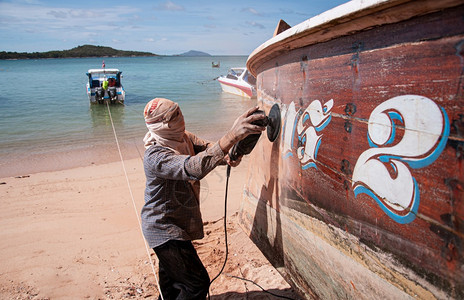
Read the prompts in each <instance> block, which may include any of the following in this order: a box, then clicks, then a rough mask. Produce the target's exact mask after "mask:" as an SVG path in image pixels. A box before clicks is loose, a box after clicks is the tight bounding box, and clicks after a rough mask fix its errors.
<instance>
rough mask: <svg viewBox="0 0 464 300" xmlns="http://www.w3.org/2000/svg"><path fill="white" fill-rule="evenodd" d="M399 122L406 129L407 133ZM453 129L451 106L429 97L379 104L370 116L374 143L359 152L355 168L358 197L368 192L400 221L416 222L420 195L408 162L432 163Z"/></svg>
mask: <svg viewBox="0 0 464 300" xmlns="http://www.w3.org/2000/svg"><path fill="white" fill-rule="evenodd" d="M399 127H403V128H404V134H403V136H402V137H399V135H398V129H399ZM449 129H450V125H449V120H448V116H447V114H446V111H445V110H444V109H443V108H441V107H439V106H438V105H437V104H435V102H433V101H432V100H430V99H428V98H426V97H422V96H416V95H404V96H398V97H394V98H391V99H389V100H387V101H385V102H383V103H382V104H380V105H379V106H377V107H376V108H375V109H374V110H373V111H372V113H371V115H370V117H369V124H368V137H367V138H368V142H369V144H370V146H371V148H370V149H368V150H366V151H364V152H363V153H362V154H361V155H360V156H359V158H358V160H357V162H356V165H355V167H354V171H353V190H354V195H355V197H357V196H358V195H360V194H367V195H368V196H369V197H371V198H373V199H374V200H375V201H376V202H377V203H378V205H379V206H380V207H381V208H382V210H383V211H384V212H385V213H386V214H387V215H388V216H389V217H391V218H392V219H393V220H395V221H396V222H398V223H401V224H407V223H410V222H412V221H413V220H414V219H415V217H416V214H417V210H418V208H419V201H420V195H419V187H418V183H417V182H416V179H415V178H414V177H413V176H412V175H411V172H410V169H409V168H408V166H409V167H410V168H413V169H419V168H423V167H425V166H428V165H430V164H431V163H433V162H434V161H435V160H436V159H437V158H438V156H439V155H440V153H441V152H442V151H443V149H444V148H445V146H446V142H447V140H448V136H449Z"/></svg>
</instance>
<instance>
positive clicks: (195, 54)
mask: <svg viewBox="0 0 464 300" xmlns="http://www.w3.org/2000/svg"><path fill="white" fill-rule="evenodd" d="M177 56H211V54H208V53H206V52H201V51H195V50H190V51H188V52H185V53H182V54H179V55H177Z"/></svg>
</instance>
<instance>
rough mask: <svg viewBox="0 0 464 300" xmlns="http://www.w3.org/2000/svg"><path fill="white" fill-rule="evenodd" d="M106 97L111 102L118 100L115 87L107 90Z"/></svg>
mask: <svg viewBox="0 0 464 300" xmlns="http://www.w3.org/2000/svg"><path fill="white" fill-rule="evenodd" d="M108 96H109V97H110V99H111V101H116V100H118V94H117V93H116V88H115V87H109V88H108Z"/></svg>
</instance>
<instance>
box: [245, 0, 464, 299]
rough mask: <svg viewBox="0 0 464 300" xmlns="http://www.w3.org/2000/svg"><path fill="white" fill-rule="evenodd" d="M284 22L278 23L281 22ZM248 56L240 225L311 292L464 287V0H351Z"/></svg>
mask: <svg viewBox="0 0 464 300" xmlns="http://www.w3.org/2000/svg"><path fill="white" fill-rule="evenodd" d="M282 24H283V25H282ZM282 24H281V26H279V27H278V28H277V29H276V32H275V36H274V37H272V38H271V39H269V40H268V41H266V42H265V43H263V44H262V45H261V46H259V47H258V48H257V49H256V50H255V51H253V52H252V54H251V55H250V56H249V57H248V60H247V68H248V70H249V71H250V72H251V73H252V74H253V75H255V77H256V78H257V101H258V104H259V106H260V107H261V108H262V109H263V110H264V111H265V112H266V113H268V112H269V111H270V109H271V107H272V106H273V105H275V104H277V105H278V106H279V107H280V111H281V124H282V125H281V128H280V134H279V136H278V138H277V139H276V141H275V142H273V143H272V142H270V141H269V140H268V139H267V138H266V137H265V135H262V136H261V138H260V140H259V141H258V143H257V145H256V148H255V149H254V150H253V152H252V153H251V154H250V155H251V156H250V160H249V161H250V165H249V170H248V177H247V180H246V184H245V187H244V195H243V199H242V202H241V212H240V219H241V224H242V226H243V228H244V229H245V230H246V231H247V232H248V233H249V235H250V237H251V238H252V240H253V241H254V242H255V243H256V244H257V245H258V247H259V248H260V249H261V250H262V252H263V253H264V254H265V255H266V256H267V258H268V259H269V260H270V261H271V263H273V265H274V266H275V267H276V268H277V269H278V270H279V271H280V272H281V273H282V274H283V276H284V277H285V278H286V279H287V280H288V281H289V282H290V283H291V284H292V286H293V287H294V288H295V289H296V290H297V291H298V292H299V294H301V296H302V297H304V298H307V299H410V298H419V299H430V298H432V299H433V298H437V299H449V298H451V299H453V298H454V299H464V264H463V260H464V257H463V256H464V251H463V250H464V223H463V219H464V172H463V166H462V164H463V159H464V107H463V104H464V50H463V49H464V1H462V0H460V1H458V0H440V1H437V0H420V1H419V0H359V1H350V2H347V3H345V4H343V5H341V6H338V7H336V8H334V9H331V10H329V11H326V12H324V13H322V14H321V15H318V16H315V17H313V18H310V19H308V20H306V21H304V22H302V23H300V24H298V25H296V26H294V27H291V28H290V26H288V25H287V26H285V23H282Z"/></svg>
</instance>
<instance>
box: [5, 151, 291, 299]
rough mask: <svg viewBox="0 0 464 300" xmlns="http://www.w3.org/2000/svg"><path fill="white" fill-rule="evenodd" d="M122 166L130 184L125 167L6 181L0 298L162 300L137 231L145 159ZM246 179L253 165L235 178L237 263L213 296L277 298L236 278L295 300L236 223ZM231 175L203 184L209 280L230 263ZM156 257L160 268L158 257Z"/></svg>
mask: <svg viewBox="0 0 464 300" xmlns="http://www.w3.org/2000/svg"><path fill="white" fill-rule="evenodd" d="M124 165H125V168H126V170H127V175H128V176H127V178H128V179H127V180H126V176H125V175H124V169H123V167H122V164H121V162H120V161H116V162H111V163H105V164H100V165H97V164H92V165H90V166H85V167H77V168H72V169H67V170H59V171H50V172H42V173H28V174H22V175H20V176H14V177H4V178H1V179H0V198H1V199H2V200H1V202H2V203H1V204H2V205H1V208H0V228H1V232H0V239H1V241H2V243H1V246H0V266H1V268H0V298H1V299H124V298H145V299H157V297H158V290H157V287H156V284H155V277H154V274H153V271H152V267H151V264H150V261H149V258H148V254H147V250H146V248H145V244H144V240H143V237H142V234H141V232H140V229H139V223H138V218H139V212H140V209H141V207H142V205H143V192H144V185H145V176H144V173H143V166H142V161H141V159H140V158H136V159H130V160H127V161H125V164H124ZM246 172H247V160H246V159H245V160H244V161H243V162H242V164H241V165H240V166H239V167H237V168H235V169H233V171H232V175H231V179H230V186H229V205H228V232H229V235H228V237H229V261H228V263H227V266H226V268H225V270H224V272H223V274H222V275H221V276H220V277H219V278H218V279H217V280H216V281H215V282H214V283H213V285H212V286H211V288H210V291H211V299H277V298H276V297H275V296H272V295H270V294H268V293H266V292H263V291H262V290H261V289H260V288H259V287H257V286H256V285H254V284H252V283H250V282H248V281H243V280H239V279H236V278H234V277H233V276H238V277H245V278H246V279H249V280H252V281H255V282H256V283H257V284H259V285H260V286H261V287H263V288H264V289H266V290H268V291H270V292H272V293H275V294H278V295H284V296H286V297H289V298H293V299H297V296H296V294H295V293H294V292H293V291H292V290H291V288H290V286H289V285H288V284H287V283H286V282H285V281H284V280H283V278H282V277H281V276H280V275H279V273H278V272H277V271H276V270H275V269H274V268H273V267H272V266H271V265H270V264H269V263H268V261H267V260H266V259H265V257H264V256H263V255H262V254H261V252H260V251H259V250H258V249H257V248H256V246H255V245H254V244H253V243H252V242H251V240H250V239H249V238H248V237H247V236H246V234H245V233H244V232H243V231H242V229H241V227H240V225H239V224H238V217H237V212H238V210H239V205H240V199H241V193H242V187H243V184H244V181H245V178H246ZM225 174H226V170H225V167H224V166H221V167H218V168H217V169H215V170H214V171H213V172H212V173H210V174H209V175H208V176H207V177H206V178H205V179H203V180H202V196H201V205H202V214H203V221H204V223H205V233H206V236H205V238H204V239H202V240H200V241H196V242H195V243H194V244H195V246H196V248H197V251H198V253H199V255H200V257H201V259H202V261H203V263H204V264H205V266H206V268H207V270H208V272H209V274H210V277H211V278H213V277H214V276H215V275H216V274H217V273H218V272H219V270H220V268H221V266H222V263H223V261H224V257H225V244H224V231H223V219H222V218H223V213H224V188H225V179H226V176H225ZM128 182H129V184H130V189H129V187H128ZM131 194H132V196H133V198H134V202H133V201H132V196H131ZM134 204H135V208H134ZM150 257H151V258H150V259H151V260H155V255H154V254H153V251H152V250H150ZM155 268H156V269H157V265H156V264H155Z"/></svg>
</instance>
